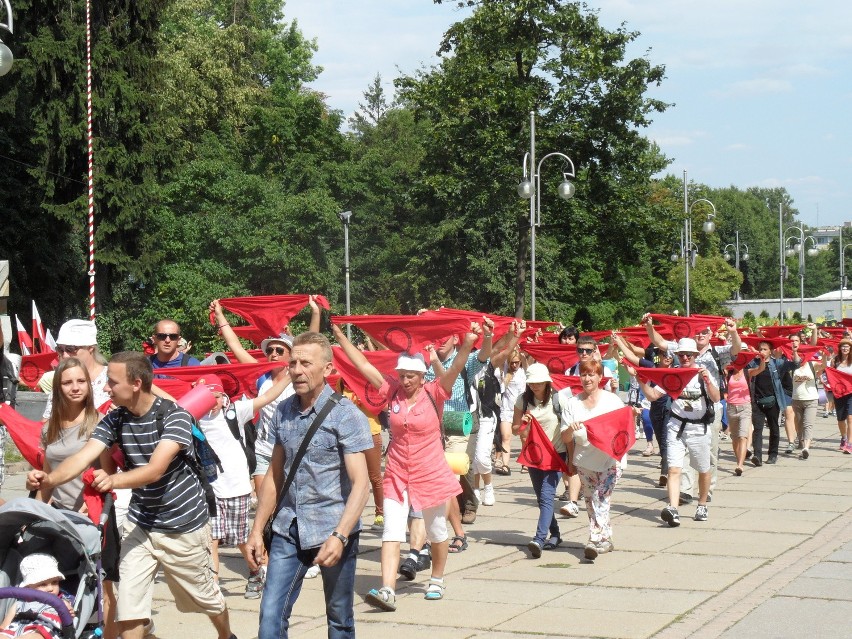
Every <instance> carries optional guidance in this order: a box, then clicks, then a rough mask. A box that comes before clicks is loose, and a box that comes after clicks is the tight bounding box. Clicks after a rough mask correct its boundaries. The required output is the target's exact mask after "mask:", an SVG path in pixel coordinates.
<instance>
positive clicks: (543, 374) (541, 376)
mask: <svg viewBox="0 0 852 639" xmlns="http://www.w3.org/2000/svg"><path fill="white" fill-rule="evenodd" d="M552 381H553V380H552V379H551V378H550V371H549V370H547V366H545V365H544V364H538V363H536V364H530V365H529V367H528V368H527V384H540V383H541V382H552Z"/></svg>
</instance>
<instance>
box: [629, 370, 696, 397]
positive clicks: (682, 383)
mask: <svg viewBox="0 0 852 639" xmlns="http://www.w3.org/2000/svg"><path fill="white" fill-rule="evenodd" d="M697 374H698V369H697V368H642V367H641V366H637V367H636V376H637V377H638V378H639V380H640V381H643V382H645V383H648V382H654V383H655V384H656V385H657V386H658V387H659V388H660V389H661V390H663V391H665V393H666V394H667V395H668V396H669V397H671V398H672V399H677V398H678V397H680V394H681V393H682V392H683V389H684V388H685V387H686V385H687V384H688V383H689V382H690V380H691V379H692V378H693V377H695V376H696V375H697Z"/></svg>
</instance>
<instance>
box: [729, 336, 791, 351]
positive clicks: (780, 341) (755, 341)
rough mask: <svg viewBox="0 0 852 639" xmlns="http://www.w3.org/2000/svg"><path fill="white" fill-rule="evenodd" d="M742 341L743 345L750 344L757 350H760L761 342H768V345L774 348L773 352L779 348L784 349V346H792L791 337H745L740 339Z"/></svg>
mask: <svg viewBox="0 0 852 639" xmlns="http://www.w3.org/2000/svg"><path fill="white" fill-rule="evenodd" d="M740 339H741V340H742V342H743V344H748V345H749V346H751V347H752V348H754V349H755V350H758V349H759V348H760V343H761V342H766V343H767V344H769V345H770V346H771V347H772V350H773V351H774V350H775V349H777V348H782V347H783V346H789V345H790V338H789V337H757V336H755V335H745V336H743V337H740Z"/></svg>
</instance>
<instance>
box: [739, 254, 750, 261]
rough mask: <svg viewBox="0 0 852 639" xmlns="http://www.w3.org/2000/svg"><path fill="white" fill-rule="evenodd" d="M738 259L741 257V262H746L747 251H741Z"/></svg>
mask: <svg viewBox="0 0 852 639" xmlns="http://www.w3.org/2000/svg"><path fill="white" fill-rule="evenodd" d="M740 259H741V260H742V261H743V262H748V253H743V254H742V255H741V256H740Z"/></svg>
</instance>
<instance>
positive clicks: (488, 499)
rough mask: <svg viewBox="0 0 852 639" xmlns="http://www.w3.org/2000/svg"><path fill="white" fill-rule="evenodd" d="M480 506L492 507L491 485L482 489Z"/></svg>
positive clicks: (492, 492) (492, 491) (492, 487)
mask: <svg viewBox="0 0 852 639" xmlns="http://www.w3.org/2000/svg"><path fill="white" fill-rule="evenodd" d="M482 505H483V506H493V505H494V486H493V484H488V485H486V486H483V487H482Z"/></svg>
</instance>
